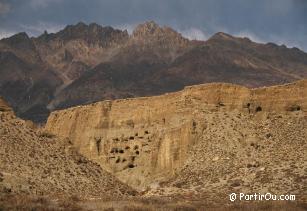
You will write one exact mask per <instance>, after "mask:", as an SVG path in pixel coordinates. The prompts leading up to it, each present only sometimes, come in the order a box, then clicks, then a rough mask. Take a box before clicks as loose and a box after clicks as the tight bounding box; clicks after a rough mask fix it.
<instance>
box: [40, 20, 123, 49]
mask: <svg viewBox="0 0 307 211" xmlns="http://www.w3.org/2000/svg"><path fill="white" fill-rule="evenodd" d="M128 37H129V35H128V32H127V31H121V30H118V29H114V28H112V27H110V26H105V27H104V26H101V25H99V24H96V23H91V24H89V25H87V24H85V23H83V22H79V23H77V24H75V25H68V26H67V27H65V28H64V29H63V30H61V31H59V32H58V33H55V34H46V33H44V34H42V35H41V36H40V37H38V39H39V40H44V41H46V40H47V41H50V40H54V39H59V40H63V41H64V42H69V41H71V40H84V41H86V42H88V43H89V44H99V45H108V44H110V43H112V42H120V41H122V40H126V39H128Z"/></svg>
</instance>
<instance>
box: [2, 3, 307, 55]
mask: <svg viewBox="0 0 307 211" xmlns="http://www.w3.org/2000/svg"><path fill="white" fill-rule="evenodd" d="M148 20H154V21H156V22H157V23H159V24H160V25H168V26H171V27H173V28H174V29H176V30H178V31H180V32H181V33H182V34H183V35H184V36H186V37H189V38H191V39H201V40H206V39H208V38H209V37H210V36H211V35H212V34H214V33H216V32H219V31H223V32H226V33H230V34H232V35H236V36H247V37H249V38H251V39H252V40H254V41H257V42H275V43H278V44H286V45H287V46H289V47H293V46H296V47H299V48H301V49H303V50H305V51H307V0H0V37H6V36H10V35H12V34H14V33H16V32H20V31H25V32H27V33H28V34H29V35H38V34H40V33H42V32H43V31H44V30H47V31H48V32H55V31H58V30H60V29H61V28H63V27H64V26H65V25H67V24H75V23H77V22H80V21H83V22H85V23H91V22H96V23H98V24H101V25H104V26H105V25H111V26H113V27H115V28H121V29H125V28H126V29H128V31H130V32H131V31H132V30H133V28H134V27H135V25H137V24H139V23H142V22H145V21H148Z"/></svg>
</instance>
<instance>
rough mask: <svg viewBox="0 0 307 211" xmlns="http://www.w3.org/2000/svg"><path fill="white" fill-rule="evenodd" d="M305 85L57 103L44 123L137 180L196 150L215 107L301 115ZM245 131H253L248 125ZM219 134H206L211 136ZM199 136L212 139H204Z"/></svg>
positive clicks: (139, 183)
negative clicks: (80, 103) (69, 104)
mask: <svg viewBox="0 0 307 211" xmlns="http://www.w3.org/2000/svg"><path fill="white" fill-rule="evenodd" d="M306 93H307V81H306V80H303V81H298V82H295V83H292V84H287V85H284V86H273V87H265V88H259V89H248V88H246V87H242V86H238V85H233V84H222V83H213V84H205V85H197V86H191V87H186V88H185V89H184V90H182V91H180V92H176V93H170V94H165V95H161V96H156V97H144V98H136V99H125V100H115V101H103V102H98V103H95V104H91V105H86V106H79V107H74V108H70V109H66V110H61V111H55V112H53V113H52V114H51V115H50V117H49V118H48V122H47V124H46V130H47V131H49V132H51V133H53V134H55V135H58V136H60V137H65V138H69V139H70V140H71V142H72V143H73V145H74V146H75V147H76V148H77V149H78V151H79V152H80V153H81V154H83V155H85V156H86V157H88V158H89V159H91V160H94V161H95V162H97V163H99V164H100V165H101V166H102V167H103V168H104V169H106V170H107V171H109V172H112V173H113V174H115V175H116V176H117V177H118V178H119V179H120V180H122V181H124V182H126V183H128V184H130V185H132V186H134V187H137V188H143V187H145V186H149V185H154V184H155V183H156V182H158V181H163V180H165V179H167V178H170V177H172V176H174V175H176V174H177V173H178V172H180V171H181V169H182V167H183V166H184V164H185V163H186V161H187V159H188V158H190V157H191V154H190V153H192V154H193V153H195V152H191V151H190V150H191V148H193V146H195V145H196V144H197V143H198V142H200V140H203V139H204V133H206V129H208V128H212V127H214V126H212V125H214V124H219V123H218V122H216V121H215V116H218V115H220V114H221V112H227V113H229V116H226V117H225V121H226V120H227V119H233V118H232V115H235V116H238V115H240V116H241V115H242V116H243V117H244V118H243V119H253V121H255V122H261V121H263V120H265V119H266V118H268V119H269V115H270V114H274V113H278V114H285V115H292V113H295V114H297V112H299V114H300V115H301V116H302V117H303V118H304V116H306V111H307V110H306V109H307V95H306ZM234 118H236V117H234ZM220 121H223V120H222V119H221V120H220ZM236 121H240V119H238V118H236ZM242 121H243V120H242ZM211 124H212V125H211ZM246 124H247V122H246ZM255 124H256V123H255ZM257 124H258V123H257ZM243 125H244V123H243ZM227 127H228V128H230V129H229V130H228V131H226V132H227V133H228V136H229V137H230V136H231V134H232V135H233V136H235V135H234V134H236V132H234V131H236V130H237V129H238V128H234V123H231V122H229V125H228V126H227ZM243 130H244V128H242V131H243ZM305 132H306V131H305ZM210 133H212V131H211V132H210ZM248 133H249V136H252V135H255V134H256V133H255V130H254V129H253V130H252V129H250V130H249V131H248ZM218 137H219V135H218V134H216V135H214V136H212V137H211V139H212V143H215V142H214V140H218ZM245 139H246V140H247V139H248V137H245ZM205 140H207V141H208V145H210V140H208V139H205ZM216 147H218V145H217V146H216Z"/></svg>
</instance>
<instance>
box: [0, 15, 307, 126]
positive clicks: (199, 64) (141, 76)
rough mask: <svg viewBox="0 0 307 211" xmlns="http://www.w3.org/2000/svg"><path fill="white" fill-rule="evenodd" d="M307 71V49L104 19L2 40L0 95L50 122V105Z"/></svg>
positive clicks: (280, 80) (249, 82)
mask: <svg viewBox="0 0 307 211" xmlns="http://www.w3.org/2000/svg"><path fill="white" fill-rule="evenodd" d="M306 77H307V53H305V52H303V51H301V50H300V49H298V48H287V47H286V46H284V45H281V46H279V45H276V44H274V43H267V44H259V43H255V42H253V41H251V40H250V39H248V38H239V37H234V36H231V35H229V34H226V33H222V32H219V33H216V34H215V35H213V36H212V37H211V38H209V39H208V40H207V41H197V40H189V39H186V38H184V37H183V36H182V35H181V34H180V33H178V32H176V31H175V30H173V29H172V28H170V27H166V26H163V27H161V26H159V25H158V24H156V23H155V22H153V21H150V22H146V23H143V24H140V25H138V26H137V27H136V28H135V29H134V31H133V32H132V34H129V33H128V32H127V31H126V30H118V29H114V28H112V27H110V26H106V27H103V26H100V25H98V24H95V23H92V24H89V25H87V24H85V23H82V22H80V23H78V24H76V25H68V26H67V27H65V28H64V29H63V30H61V31H59V32H57V33H48V32H44V33H43V34H42V35H40V36H38V37H29V36H28V35H27V34H26V33H24V32H23V33H19V34H16V35H13V36H12V37H9V38H4V39H2V40H0V96H3V97H4V99H5V100H6V101H7V102H8V103H9V104H10V105H11V106H12V107H13V109H14V111H15V112H16V114H17V115H18V116H20V117H22V118H25V119H30V120H33V121H35V122H44V121H45V120H46V118H47V117H48V115H49V113H50V111H53V110H57V109H62V108H67V107H71V106H75V105H81V104H88V103H92V102H96V101H100V100H106V99H118V98H132V97H139V96H153V95H159V94H163V93H167V92H173V91H178V90H181V89H183V88H184V87H185V86H189V85H196V84H202V83H208V82H228V83H235V84H240V85H244V86H247V87H251V88H254V87H262V86H269V85H277V84H284V83H288V82H292V81H296V80H300V79H304V78H306Z"/></svg>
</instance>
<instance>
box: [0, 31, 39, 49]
mask: <svg viewBox="0 0 307 211" xmlns="http://www.w3.org/2000/svg"><path fill="white" fill-rule="evenodd" d="M1 42H3V43H5V44H7V45H9V46H10V47H13V48H18V49H20V48H21V49H32V48H33V47H34V45H33V43H32V40H31V39H30V37H29V36H28V35H27V33H25V32H21V33H18V34H15V35H13V36H11V37H8V38H5V39H2V40H1Z"/></svg>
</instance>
